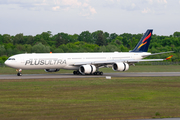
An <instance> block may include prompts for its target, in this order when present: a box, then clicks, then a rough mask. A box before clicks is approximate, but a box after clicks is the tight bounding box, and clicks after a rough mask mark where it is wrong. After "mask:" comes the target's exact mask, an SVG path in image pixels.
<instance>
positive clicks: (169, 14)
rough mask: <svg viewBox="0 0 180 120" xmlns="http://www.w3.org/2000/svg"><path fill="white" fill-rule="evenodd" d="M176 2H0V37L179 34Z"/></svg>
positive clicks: (179, 9)
mask: <svg viewBox="0 0 180 120" xmlns="http://www.w3.org/2000/svg"><path fill="white" fill-rule="evenodd" d="M179 22H180V0H0V34H10V35H16V34H19V33H23V34H24V35H33V36H35V35H37V34H41V33H42V32H47V31H51V32H52V34H53V35H55V34H57V33H60V32H64V33H68V34H71V35H73V34H80V33H81V32H83V31H90V32H95V31H97V30H102V31H104V32H108V33H116V34H123V33H132V34H138V33H145V32H146V30H147V29H153V30H154V34H157V35H167V36H169V35H172V34H173V33H174V32H176V31H180V23H179Z"/></svg>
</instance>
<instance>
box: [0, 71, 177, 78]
mask: <svg viewBox="0 0 180 120" xmlns="http://www.w3.org/2000/svg"><path fill="white" fill-rule="evenodd" d="M106 76H111V77H161V76H164V77H168V76H180V72H120V73H104V75H102V76H101V75H73V74H23V75H22V76H17V75H16V74H12V75H0V80H7V79H46V78H48V79H49V78H54V79H56V78H93V77H96V78H97V77H106Z"/></svg>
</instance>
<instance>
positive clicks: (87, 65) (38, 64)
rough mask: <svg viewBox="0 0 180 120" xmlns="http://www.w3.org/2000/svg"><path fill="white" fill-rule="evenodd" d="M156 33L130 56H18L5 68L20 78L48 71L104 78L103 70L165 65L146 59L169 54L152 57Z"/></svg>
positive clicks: (147, 36)
mask: <svg viewBox="0 0 180 120" xmlns="http://www.w3.org/2000/svg"><path fill="white" fill-rule="evenodd" d="M152 32H153V30H152V29H148V30H147V31H146V33H145V34H144V35H143V37H142V38H141V39H140V41H139V43H138V44H137V45H136V47H135V48H134V49H133V50H132V51H129V52H99V53H31V54H27V53H25V54H17V55H13V56H11V57H9V58H8V59H7V60H6V61H5V65H7V66H9V67H11V68H15V69H16V71H17V72H18V73H17V76H21V75H22V73H21V72H22V70H23V69H24V70H30V69H44V70H45V71H46V72H58V71H59V70H60V69H66V70H74V72H73V74H74V75H87V74H91V75H103V72H100V71H99V68H103V67H112V69H113V70H114V71H120V72H121V71H127V70H128V69H129V66H130V65H134V64H135V63H138V62H143V61H163V60H169V59H171V57H172V56H170V57H168V58H166V59H143V58H145V57H148V56H151V55H158V54H164V53H171V52H173V51H169V52H161V53H154V54H152V53H149V52H147V51H148V47H149V44H150V40H151V36H152Z"/></svg>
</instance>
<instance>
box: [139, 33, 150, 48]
mask: <svg viewBox="0 0 180 120" xmlns="http://www.w3.org/2000/svg"><path fill="white" fill-rule="evenodd" d="M151 35H152V33H150V34H149V35H148V36H147V37H146V38H145V39H144V40H143V41H142V44H141V45H140V46H139V47H138V49H139V48H141V47H142V46H144V45H145V44H147V40H148V39H149V38H150V37H151Z"/></svg>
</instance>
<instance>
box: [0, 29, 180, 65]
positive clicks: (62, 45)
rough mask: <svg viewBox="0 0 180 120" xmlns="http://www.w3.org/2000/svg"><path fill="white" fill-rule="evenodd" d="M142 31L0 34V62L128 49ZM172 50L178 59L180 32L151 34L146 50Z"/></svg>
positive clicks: (179, 54)
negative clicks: (17, 57)
mask: <svg viewBox="0 0 180 120" xmlns="http://www.w3.org/2000/svg"><path fill="white" fill-rule="evenodd" d="M142 36H143V33H142V34H130V33H123V34H119V35H118V34H116V33H111V34H110V33H108V32H103V31H101V30H98V31H95V32H93V33H91V32H89V31H83V32H82V33H81V34H79V35H78V34H74V35H70V34H67V33H63V32H61V33H58V34H55V35H52V33H51V32H50V31H47V32H42V33H41V34H37V35H36V36H32V35H23V33H19V34H16V35H15V36H13V35H9V34H3V35H1V34H0V63H3V62H4V61H5V60H6V59H7V58H8V57H9V56H11V55H14V54H20V53H49V52H53V53H69V52H114V51H118V52H128V51H130V50H132V49H133V48H134V47H135V46H136V44H137V43H138V42H139V40H140V39H141V37H142ZM166 51H175V53H173V55H174V57H173V59H172V61H177V62H178V61H180V32H174V34H173V35H170V36H159V35H156V34H153V35H152V39H151V43H150V46H149V49H148V52H151V53H158V52H166ZM160 57H161V58H162V57H167V54H164V55H158V56H151V57H150V58H160Z"/></svg>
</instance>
